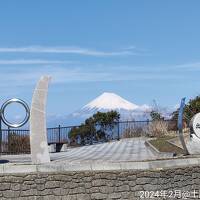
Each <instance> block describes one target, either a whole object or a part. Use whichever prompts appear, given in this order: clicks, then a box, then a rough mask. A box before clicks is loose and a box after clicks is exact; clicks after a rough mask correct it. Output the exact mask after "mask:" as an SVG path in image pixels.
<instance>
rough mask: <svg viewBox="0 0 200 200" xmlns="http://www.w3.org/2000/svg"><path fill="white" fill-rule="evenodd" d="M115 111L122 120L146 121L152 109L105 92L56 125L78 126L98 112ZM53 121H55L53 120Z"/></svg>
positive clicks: (57, 118)
mask: <svg viewBox="0 0 200 200" xmlns="http://www.w3.org/2000/svg"><path fill="white" fill-rule="evenodd" d="M111 110H115V111H117V112H119V113H120V120H125V121H127V120H146V119H149V118H150V115H149V113H150V111H151V110H152V108H151V107H150V106H148V105H146V104H144V105H141V106H139V105H136V104H134V103H131V102H129V101H127V100H126V99H124V98H122V97H120V96H119V95H117V94H115V93H109V92H104V93H103V94H101V95H100V96H98V97H97V98H95V99H94V100H92V101H91V102H89V103H88V104H86V105H85V106H83V107H82V108H81V109H79V110H77V111H75V112H73V113H72V114H70V115H68V116H60V117H59V116H58V117H56V118H55V119H54V122H55V123H56V124H55V123H54V125H58V124H61V125H62V124H64V125H66V124H70V125H77V124H80V123H82V122H84V120H85V119H87V118H88V117H91V116H92V115H93V114H95V113H97V112H108V111H111ZM51 121H53V119H52V120H51Z"/></svg>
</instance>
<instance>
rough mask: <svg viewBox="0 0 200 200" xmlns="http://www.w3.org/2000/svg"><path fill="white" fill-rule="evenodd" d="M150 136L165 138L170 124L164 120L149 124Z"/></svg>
mask: <svg viewBox="0 0 200 200" xmlns="http://www.w3.org/2000/svg"><path fill="white" fill-rule="evenodd" d="M149 134H150V136H153V137H163V136H165V135H167V134H168V123H167V122H166V121H163V120H155V121H152V122H151V123H150V124H149Z"/></svg>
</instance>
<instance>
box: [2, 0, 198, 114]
mask: <svg viewBox="0 0 200 200" xmlns="http://www.w3.org/2000/svg"><path fill="white" fill-rule="evenodd" d="M199 7H200V2H199V1H198V0H196V1H195V0H193V1H182V0H176V1H172V0H169V1H159V0H157V1H156V0H152V1H147V0H146V1H144V0H138V1H136V0H118V1H115V0H101V1H97V0H84V1H81V0H79V1H77V0H73V1H69V0H59V1H56V0H52V1H47V0H43V1H39V0H34V1H26V0H20V1H18V0H5V1H1V2H0V92H1V95H0V103H2V102H3V101H4V100H6V99H7V98H10V97H19V98H22V99H24V100H26V101H27V102H28V103H29V104H30V101H31V97H32V93H33V88H34V86H35V83H36V81H37V80H38V79H39V77H40V76H41V75H44V74H48V75H51V76H52V83H51V85H50V88H49V99H48V114H50V115H51V114H61V115H62V114H68V113H71V112H73V111H75V110H77V109H78V108H80V107H82V106H83V105H85V104H86V103H88V101H90V100H92V99H93V98H95V97H96V96H98V95H100V94H101V93H103V92H105V91H107V92H115V93H117V94H119V95H120V96H122V97H124V98H125V99H127V100H129V101H131V102H133V103H136V104H144V103H145V104H151V103H152V101H153V100H154V99H155V100H156V101H157V103H158V104H159V105H162V106H167V107H169V108H173V107H174V106H175V105H177V104H178V103H179V102H180V99H181V98H182V97H184V96H185V97H187V99H189V98H191V97H194V96H195V95H198V94H199V91H200V81H199V74H200V54H199V52H200V39H199V37H200V26H199V19H200V12H199Z"/></svg>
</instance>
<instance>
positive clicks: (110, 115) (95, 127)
mask: <svg viewBox="0 0 200 200" xmlns="http://www.w3.org/2000/svg"><path fill="white" fill-rule="evenodd" d="M119 118H120V114H119V113H118V112H116V111H109V112H106V113H103V112H97V113H96V114H94V115H93V116H92V117H90V118H88V119H86V120H85V123H83V124H81V126H79V127H75V128H72V129H71V131H70V132H69V138H70V139H71V141H76V142H77V140H78V138H80V140H81V142H80V143H81V144H82V145H84V144H85V142H86V141H88V140H89V141H90V143H92V141H93V139H94V140H97V141H98V140H100V139H104V140H106V138H107V136H108V135H109V133H111V134H112V130H113V128H114V125H115V123H116V122H118V121H119Z"/></svg>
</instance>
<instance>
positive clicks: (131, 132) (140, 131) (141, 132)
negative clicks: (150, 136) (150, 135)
mask: <svg viewBox="0 0 200 200" xmlns="http://www.w3.org/2000/svg"><path fill="white" fill-rule="evenodd" d="M141 136H147V132H146V130H145V129H144V128H142V127H136V128H133V127H131V128H127V129H126V130H125V131H124V132H123V134H122V138H133V137H141Z"/></svg>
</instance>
